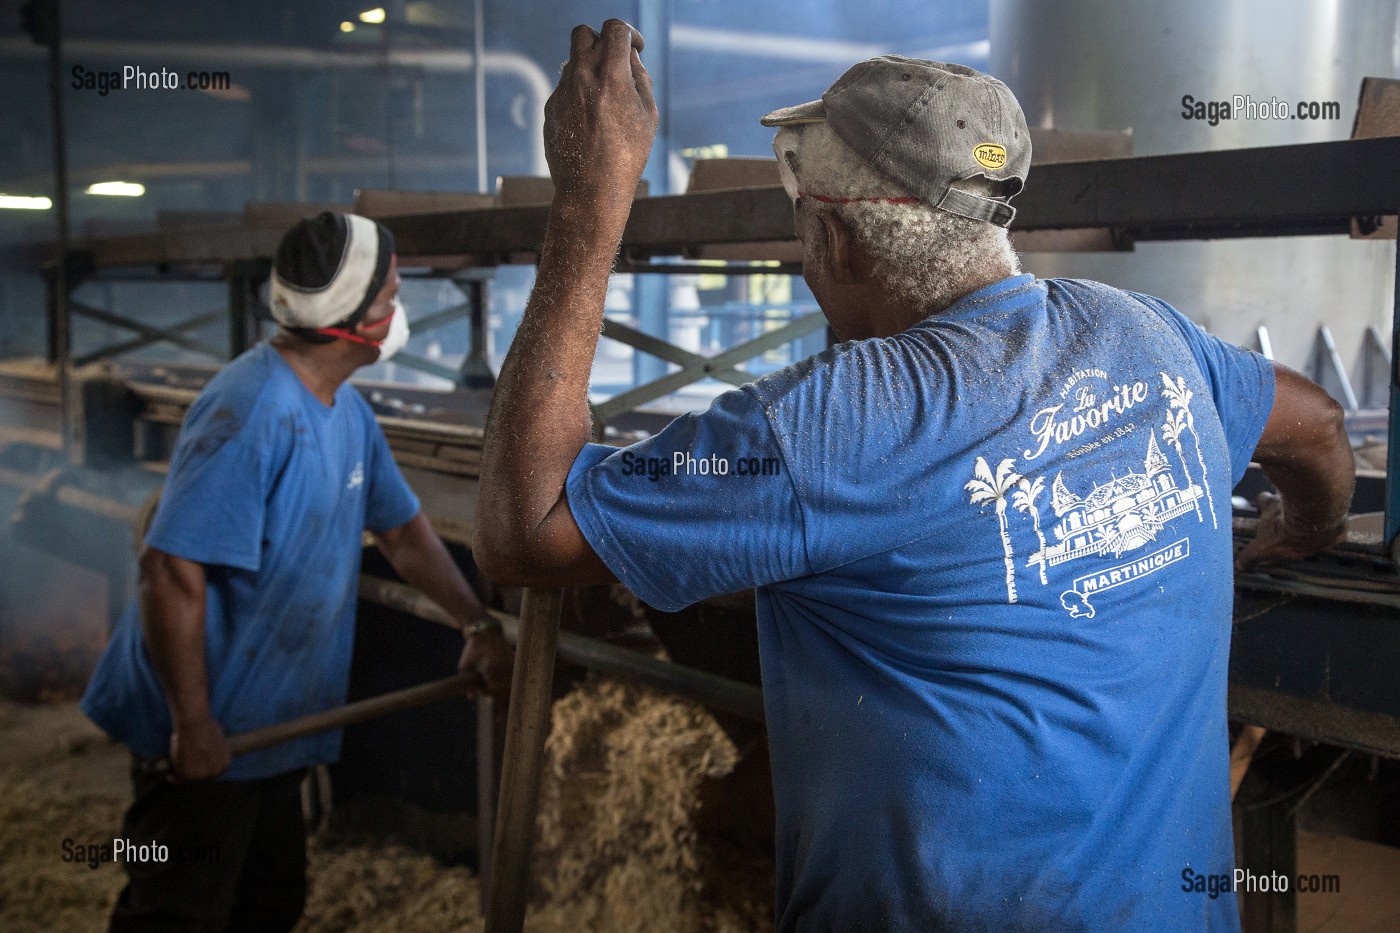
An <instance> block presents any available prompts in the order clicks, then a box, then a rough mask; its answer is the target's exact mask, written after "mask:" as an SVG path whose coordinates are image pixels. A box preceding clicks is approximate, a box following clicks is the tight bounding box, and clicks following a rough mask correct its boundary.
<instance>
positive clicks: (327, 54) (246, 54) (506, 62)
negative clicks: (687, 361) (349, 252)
mask: <svg viewBox="0 0 1400 933" xmlns="http://www.w3.org/2000/svg"><path fill="white" fill-rule="evenodd" d="M63 52H64V57H65V58H67V59H68V60H69V61H70V62H71V61H75V60H85V61H101V62H115V61H119V62H124V63H127V64H130V63H133V62H139V63H142V65H143V67H145V66H148V65H149V66H152V67H161V68H164V67H169V66H174V65H192V66H199V67H200V68H203V69H207V68H211V67H216V66H224V65H229V66H235V65H236V66H239V67H243V68H249V69H252V68H265V69H274V70H288V71H292V70H326V69H333V68H347V69H348V68H382V67H384V66H386V65H387V66H391V67H396V68H416V69H419V70H422V71H445V72H462V73H467V72H470V71H471V70H472V68H473V66H474V63H475V62H476V56H475V55H474V54H472V53H471V52H468V51H464V50H459V49H399V48H390V49H388V50H383V49H378V48H376V49H369V50H365V51H350V50H339V49H335V50H332V49H316V48H304V47H294V46H281V45H269V46H261V45H220V44H217V43H200V42H125V41H113V40H107V39H66V38H65V39H64V42H63ZM44 54H45V51H44V49H42V48H40V47H38V46H36V45H34V44H33V43H31V42H27V41H25V40H24V39H0V55H3V56H4V57H5V58H7V59H10V60H18V59H38V58H41V57H43V55H44ZM481 65H482V71H483V72H492V73H495V74H500V75H507V76H509V77H512V78H515V79H517V80H519V81H520V82H521V83H522V84H524V85H525V87H526V91H527V94H528V96H529V99H530V103H529V106H528V107H527V108H526V111H527V114H528V116H529V119H530V133H529V136H530V139H531V140H532V142H531V153H530V159H531V164H532V169H531V171H533V172H534V173H535V174H538V175H547V174H549V166H548V164H547V163H546V162H545V158H544V102H545V100H546V99H548V97H549V95H550V94H551V93H553V91H554V84H553V82H551V81H550V79H549V76H548V75H546V74H545V73H544V69H542V68H540V66H539V65H537V64H535V62H534V61H533V60H532V59H530V58H529V57H528V56H525V55H522V54H520V53H518V52H503V51H497V50H492V49H486V50H485V51H484V52H482V53H481Z"/></svg>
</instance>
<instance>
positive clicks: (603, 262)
mask: <svg viewBox="0 0 1400 933" xmlns="http://www.w3.org/2000/svg"><path fill="white" fill-rule="evenodd" d="M631 195H632V192H631V190H628V191H627V192H625V195H624V194H623V193H621V192H614V193H597V194H593V195H591V196H585V195H578V194H574V193H571V192H559V193H558V194H557V195H556V197H555V200H554V205H553V207H552V208H551V210H550V219H549V227H548V230H547V232H546V234H545V241H544V244H543V246H542V248H541V250H540V263H539V271H538V273H537V275H536V279H535V287H534V290H533V292H532V293H531V295H530V301H529V303H528V304H527V305H526V308H525V316H524V319H523V320H522V321H521V324H520V329H519V330H518V331H517V333H516V336H515V340H514V342H513V343H512V344H511V348H510V353H509V354H508V355H507V357H506V361H505V364H504V365H503V366H502V367H501V372H500V376H499V377H498V379H497V381H496V389H495V394H494V395H493V397H492V400H491V412H490V415H489V416H488V418H487V427H486V444H485V449H484V451H483V453H482V471H481V487H480V497H479V503H480V504H479V507H478V523H479V524H485V525H486V526H487V528H489V529H493V530H494V529H504V530H508V531H509V533H510V536H511V537H518V536H527V537H528V536H529V535H530V534H531V533H532V532H534V531H535V530H536V529H538V528H539V526H540V524H541V522H542V521H543V520H544V518H545V516H546V515H548V514H549V511H550V509H551V508H553V507H554V504H555V502H556V501H557V500H558V498H559V495H560V493H561V492H562V490H563V488H564V481H565V480H566V479H567V478H568V475H569V467H570V466H571V465H572V464H573V461H574V458H575V457H577V456H578V452H579V450H581V449H582V448H583V445H584V444H586V443H587V442H588V440H589V438H590V437H591V435H592V425H591V422H590V419H589V413H588V378H589V373H590V371H591V369H592V365H593V354H594V351H595V350H596V348H597V345H598V334H599V332H600V331H601V330H602V321H603V299H604V296H605V295H606V293H607V285H608V274H609V272H610V271H611V269H612V263H613V258H614V256H615V255H616V253H617V246H618V243H619V241H620V240H621V237H622V228H623V227H624V226H625V224H626V220H627V209H628V207H629V206H630V203H631ZM526 543H528V542H526Z"/></svg>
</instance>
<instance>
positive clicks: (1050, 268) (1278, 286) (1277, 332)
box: [990, 0, 1400, 388]
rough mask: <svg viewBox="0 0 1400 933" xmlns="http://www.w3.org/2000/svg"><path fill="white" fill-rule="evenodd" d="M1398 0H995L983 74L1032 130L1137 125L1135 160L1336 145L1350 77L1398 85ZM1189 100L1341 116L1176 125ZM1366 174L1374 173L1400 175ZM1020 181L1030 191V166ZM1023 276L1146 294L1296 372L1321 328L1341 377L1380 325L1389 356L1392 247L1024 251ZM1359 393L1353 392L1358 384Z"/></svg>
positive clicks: (1349, 108) (1263, 242)
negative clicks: (1268, 345) (1262, 338)
mask: <svg viewBox="0 0 1400 933" xmlns="http://www.w3.org/2000/svg"><path fill="white" fill-rule="evenodd" d="M1398 27H1400V18H1398V17H1397V4H1396V2H1395V0H1329V2H1307V3H1303V2H1297V3H1292V2H1290V3H1277V2H1272V0H1224V2H1222V0H1185V2H1173V3H1161V4H1152V3H1145V2H1129V3H1124V2H1123V0H1065V2H1055V3H1045V2H1037V0H992V3H991V57H990V70H991V72H992V73H993V74H995V75H997V76H998V77H1000V78H1002V79H1003V80H1005V81H1006V82H1007V83H1008V84H1009V85H1010V86H1011V88H1012V90H1014V91H1015V92H1016V95H1017V97H1018V98H1019V99H1020V101H1021V105H1022V107H1023V108H1024V109H1025V111H1026V119H1027V121H1028V122H1029V124H1030V125H1031V126H1033V127H1043V128H1047V129H1048V128H1054V129H1062V130H1123V129H1127V128H1131V129H1132V134H1133V151H1134V153H1135V154H1137V155H1157V154H1162V153H1172V152H1193V151H1203V150H1210V149H1237V148H1246V147H1255V146H1275V145H1286V144H1292V143H1309V142H1324V141H1328V140H1337V139H1346V138H1348V137H1349V136H1350V134H1351V127H1352V121H1353V119H1354V117H1355V114H1356V105H1357V99H1358V95H1359V92H1360V87H1361V79H1362V78H1363V77H1365V76H1368V75H1369V76H1380V77H1397V76H1400V34H1397V28H1398ZM1187 94H1189V95H1192V96H1193V97H1194V98H1195V99H1196V100H1198V101H1220V100H1232V99H1233V97H1234V95H1236V94H1240V95H1248V96H1249V97H1251V98H1253V99H1254V100H1255V101H1261V100H1263V101H1268V100H1271V99H1273V98H1278V99H1279V100H1281V101H1287V102H1289V103H1297V102H1300V101H1337V102H1338V103H1339V104H1340V117H1341V118H1340V119H1336V120H1317V121H1314V120H1296V119H1287V120H1276V119H1274V120H1268V121H1262V120H1252V121H1247V120H1221V121H1220V122H1219V123H1218V124H1217V125H1216V126H1210V125H1209V123H1208V122H1206V121H1197V120H1188V119H1185V118H1183V116H1182V110H1183V106H1182V97H1183V96H1184V95H1187ZM1396 170H1397V167H1396V166H1376V171H1396ZM1028 184H1030V185H1034V184H1035V172H1034V170H1032V172H1031V174H1030V178H1029V180H1028ZM1023 262H1024V265H1025V266H1026V268H1027V270H1028V271H1031V272H1035V273H1036V274H1038V275H1042V276H1051V275H1059V276H1076V277H1082V278H1093V279H1099V280H1101V281H1104V282H1108V283H1109V284H1112V285H1117V286H1120V287H1124V288H1131V289H1133V290H1136V291H1142V292H1147V293H1149V294H1153V295H1157V296H1159V297H1161V298H1163V299H1165V300H1167V301H1169V302H1171V303H1172V304H1174V305H1175V306H1177V307H1178V308H1180V309H1181V310H1182V311H1183V312H1185V313H1186V314H1188V315H1189V316H1190V317H1192V318H1193V319H1194V320H1196V321H1198V322H1200V323H1201V324H1202V325H1204V326H1205V327H1206V328H1207V329H1209V330H1210V331H1211V332H1212V333H1214V334H1216V335H1218V336H1220V337H1222V338H1224V339H1226V340H1230V341H1232V342H1234V343H1237V344H1241V345H1244V346H1254V347H1257V346H1258V344H1257V336H1256V332H1257V328H1258V327H1259V326H1260V325H1264V326H1266V327H1267V328H1268V332H1269V336H1270V337H1271V342H1272V345H1273V351H1274V356H1275V358H1276V359H1278V360H1279V361H1281V362H1283V363H1287V364H1288V365H1291V366H1293V367H1295V368H1298V369H1305V368H1306V367H1307V366H1308V364H1309V362H1310V361H1311V359H1312V354H1313V352H1314V347H1315V342H1316V340H1317V334H1318V326H1319V325H1320V324H1323V323H1326V324H1328V325H1329V326H1330V327H1331V331H1332V334H1333V336H1334V337H1335V339H1336V343H1337V347H1338V349H1339V350H1340V355H1341V359H1342V361H1343V362H1344V364H1345V365H1346V367H1347V369H1348V371H1349V372H1350V373H1351V381H1352V382H1353V383H1354V384H1359V382H1360V380H1361V375H1360V373H1361V360H1362V354H1363V352H1364V348H1363V341H1364V335H1365V331H1366V328H1367V327H1368V326H1374V327H1377V328H1378V329H1379V331H1380V333H1381V334H1383V335H1386V337H1387V339H1386V340H1385V343H1386V344H1387V345H1388V344H1389V339H1388V335H1389V331H1390V320H1391V307H1392V306H1391V294H1392V290H1393V285H1394V279H1395V275H1394V263H1395V245H1394V243H1393V242H1392V243H1382V242H1361V241H1352V240H1349V239H1345V238H1341V237H1279V238H1270V239H1251V240H1219V241H1213V242H1204V243H1203V242H1182V243H1144V244H1140V245H1139V246H1138V247H1137V249H1136V251H1135V252H1133V253H1121V254H1075V255H1071V254H1060V255H1049V254H1028V255H1025V256H1023ZM1358 388H1359V386H1358Z"/></svg>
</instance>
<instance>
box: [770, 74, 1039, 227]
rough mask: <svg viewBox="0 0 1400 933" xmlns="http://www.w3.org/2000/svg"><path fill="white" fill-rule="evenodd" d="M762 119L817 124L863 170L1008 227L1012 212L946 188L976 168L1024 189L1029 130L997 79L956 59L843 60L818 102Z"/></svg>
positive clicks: (1010, 188)
mask: <svg viewBox="0 0 1400 933" xmlns="http://www.w3.org/2000/svg"><path fill="white" fill-rule="evenodd" d="M761 122H762V123H763V125H764V126H796V125H799V124H803V123H820V122H826V123H827V124H829V125H830V126H831V129H832V131H833V132H835V133H836V135H837V136H838V137H840V139H841V141H842V142H844V143H845V144H846V145H847V146H849V147H850V148H851V149H852V150H853V151H854V152H855V153H856V155H858V156H860V157H861V158H862V159H864V160H865V161H866V162H867V163H869V165H870V167H871V168H873V169H875V171H877V172H879V173H880V174H881V175H883V176H884V177H886V178H888V179H889V180H890V181H893V182H895V183H896V184H898V185H899V186H900V187H902V188H904V189H905V190H907V191H908V192H909V193H910V194H913V195H915V196H917V197H918V198H919V199H920V200H921V201H924V202H925V203H927V204H931V205H933V206H934V207H937V208H938V209H940V210H944V211H948V212H949V213H952V214H957V215H959V216H961V217H967V218H969V219H972V220H984V221H986V222H988V223H992V224H996V225H997V226H999V227H1007V226H1010V225H1011V219H1012V218H1013V217H1015V216H1016V209H1015V208H1014V207H1012V206H1011V205H1010V204H1007V203H1006V202H1005V201H1002V200H998V199H994V198H984V197H981V196H979V195H975V194H972V193H971V192H968V191H960V190H959V189H957V188H954V187H952V184H953V182H956V181H962V180H963V179H965V178H971V177H973V176H976V175H982V176H984V177H986V178H990V179H992V180H994V181H1001V182H1006V183H1007V184H1005V185H1004V186H1003V190H1004V196H1005V197H1006V198H1011V197H1013V196H1015V195H1016V194H1017V193H1019V192H1020V191H1021V189H1022V188H1023V187H1025V182H1026V172H1027V171H1028V170H1029V169H1030V164H1031V134H1030V130H1029V129H1027V128H1026V117H1025V114H1023V113H1022V112H1021V105H1020V104H1019V103H1017V102H1016V97H1015V95H1014V94H1012V93H1011V89H1010V88H1008V87H1007V86H1006V85H1005V84H1003V83H1001V82H1000V81H998V80H997V79H996V78H993V77H992V76H991V75H985V74H982V73H981V72H980V71H974V70H973V69H971V68H968V67H966V66H963V65H953V64H944V63H943V62H931V61H925V60H923V59H919V58H905V57H903V56H900V55H881V56H879V57H878V58H871V59H867V60H866V61H863V62H861V63H859V64H858V65H855V66H854V67H852V68H851V69H850V70H849V71H847V72H846V73H845V74H843V75H842V76H841V77H840V78H838V79H837V81H836V83H835V84H833V85H832V86H831V87H829V88H827V90H826V93H825V94H823V95H822V97H821V100H814V101H811V102H809V103H806V104H798V105H797V106H796V107H784V108H782V109H781V110H774V111H773V112H772V113H770V114H768V115H767V116H765V117H764V118H763V120H762V121H761Z"/></svg>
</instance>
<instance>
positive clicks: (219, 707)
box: [82, 344, 418, 780]
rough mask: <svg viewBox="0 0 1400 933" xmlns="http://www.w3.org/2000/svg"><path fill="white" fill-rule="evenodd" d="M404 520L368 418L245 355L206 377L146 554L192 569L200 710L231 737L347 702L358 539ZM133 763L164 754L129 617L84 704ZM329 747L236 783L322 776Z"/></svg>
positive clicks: (150, 677)
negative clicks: (310, 773) (205, 702)
mask: <svg viewBox="0 0 1400 933" xmlns="http://www.w3.org/2000/svg"><path fill="white" fill-rule="evenodd" d="M417 513H418V500H417V498H416V497H415V496H414V494H413V491H412V490H410V489H409V488H408V485H407V484H406V483H405V482H404V479H403V476H402V474H400V472H399V468H398V465H397V464H396V463H395V462H394V459H393V456H392V455H391V454H390V452H389V447H388V444H387V443H386V442H385V440H384V433H383V432H382V431H381V430H380V429H379V424H378V423H377V422H376V421H375V420H374V413H373V412H372V411H371V410H370V407H369V404H368V403H367V402H366V401H365V400H364V399H363V398H362V397H361V396H360V394H359V393H358V392H357V391H355V390H354V389H353V388H352V387H350V386H349V385H348V384H346V385H342V386H341V387H340V388H339V390H337V392H336V394H335V404H334V405H333V406H331V407H329V408H328V407H326V406H325V405H324V404H322V403H321V401H320V400H319V399H317V398H316V396H314V395H313V394H312V393H311V391H310V390H309V389H307V388H306V386H305V385H303V384H302V382H301V380H300V379H299V378H298V377H297V375H296V373H295V372H293V371H292V369H291V367H290V366H288V365H287V362H286V361H285V360H284V359H283V358H282V355H281V354H280V353H279V352H277V350H275V349H274V348H273V347H271V346H269V345H267V344H259V345H257V346H255V347H253V348H252V349H251V350H249V351H248V352H247V353H244V354H243V355H242V356H240V357H239V358H238V359H236V360H234V361H233V362H232V363H230V364H229V365H228V366H227V367H225V368H224V369H223V370H222V371H221V372H220V373H219V374H218V375H216V376H215V377H214V378H213V379H212V380H210V382H209V384H208V385H207V386H206V387H205V389H204V391H203V392H202V393H201V394H200V396H199V398H198V399H196V400H195V402H194V404H193V405H192V406H190V410H189V413H188V414H187V415H186V417H185V423H184V426H183V427H182V428H181V431H180V437H179V440H178V441H177V442H176V445H175V452H174V454H173V456H172V457H171V461H170V472H169V475H168V476H167V477H166V480H165V488H164V490H163V492H162V493H161V500H160V507H159V508H158V509H157V510H156V514H155V518H154V520H153V522H152V524H151V529H150V532H149V533H148V534H147V535H146V544H147V545H149V546H150V547H153V548H156V549H158V550H161V551H164V552H166V553H168V554H173V555H175V556H176V557H183V558H185V559H186V560H191V561H196V562H198V563H200V564H203V565H204V571H205V578H206V581H207V588H206V596H205V625H204V633H205V664H206V665H207V670H208V676H209V692H210V703H211V710H212V712H213V714H214V718H215V719H216V720H217V721H218V722H219V724H220V725H222V726H223V728H224V731H225V732H227V733H229V734H234V733H238V732H245V731H247V730H249V729H256V728H258V727H260V726H267V725H271V724H273V723H278V722H282V721H285V720H288V719H293V718H295V717H297V716H304V715H307V714H309V713H315V712H319V711H321V710H324V709H328V708H330V707H333V706H338V705H340V704H342V703H344V702H345V692H346V686H347V682H348V675H349V670H350V650H351V643H352V641H353V637H354V627H355V603H356V589H357V583H358V577H359V572H360V547H361V536H362V532H363V530H364V529H365V528H369V529H370V530H372V531H387V530H389V529H392V528H397V527H398V526H400V525H402V524H403V523H405V522H407V521H408V520H409V519H411V518H413V516H414V515H416V514H417ZM82 708H83V712H85V713H86V714H87V715H88V717H89V718H91V719H92V721H93V722H95V723H97V725H99V726H101V727H102V728H103V729H105V730H106V731H107V732H109V733H110V734H111V735H113V736H115V737H116V738H118V739H120V740H121V741H123V742H125V743H126V744H127V745H128V746H130V747H131V749H132V750H133V751H134V752H136V753H137V754H138V755H141V756H144V757H147V758H155V757H158V756H161V755H164V754H166V752H167V751H168V750H169V745H170V732H171V721H170V709H169V707H168V705H167V704H166V700H165V693H164V691H163V689H162V688H161V685H160V681H159V679H158V678H157V676H156V672H155V668H154V667H153V666H152V664H151V659H150V656H149V654H148V653H147V651H146V645H145V641H144V638H143V636H142V633H141V619H140V611H139V608H138V606H137V605H136V603H135V602H133V603H132V605H130V606H128V607H127V610H126V612H125V614H123V616H122V618H121V621H120V622H119V623H118V624H117V627H116V629H115V631H114V632H113V633H112V639H111V642H110V643H109V644H108V646H107V651H106V653H105V654H103V656H102V659H101V661H100V662H99V663H98V666H97V670H96V672H95V673H94V674H93V676H92V681H91V682H90V683H89V684H88V689H87V693H86V695H85V696H84V697H83V702H82ZM340 737H341V736H340V732H339V731H338V730H337V731H333V732H323V733H320V734H319V735H314V736H310V737H308V738H305V739H298V740H296V741H293V742H284V743H283V744H281V745H276V746H273V747H272V748H268V749H265V750H263V751H258V752H253V753H250V754H248V755H242V756H240V757H238V758H235V759H234V760H233V764H232V766H231V767H230V768H229V770H228V771H227V772H226V773H225V774H224V777H225V778H227V779H232V780H250V779H254V778H262V777H269V776H271V775H274V774H280V773H282V772H285V771H290V770H293V769H295V768H302V767H307V766H309V765H314V764H321V763H327V762H332V761H335V760H336V758H337V756H338V755H339V754H340Z"/></svg>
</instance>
